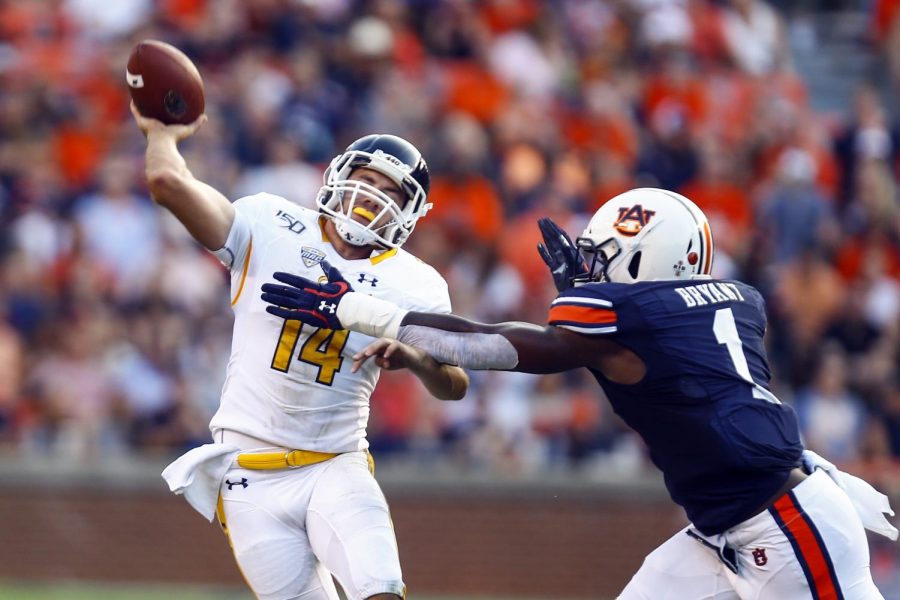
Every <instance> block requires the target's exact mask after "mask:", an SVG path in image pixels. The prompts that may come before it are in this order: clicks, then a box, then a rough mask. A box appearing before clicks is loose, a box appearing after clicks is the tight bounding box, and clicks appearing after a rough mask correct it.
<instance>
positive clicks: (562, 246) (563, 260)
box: [537, 217, 588, 292]
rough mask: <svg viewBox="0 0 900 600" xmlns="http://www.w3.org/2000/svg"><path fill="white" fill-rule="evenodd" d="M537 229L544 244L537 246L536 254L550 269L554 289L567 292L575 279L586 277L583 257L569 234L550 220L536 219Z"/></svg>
mask: <svg viewBox="0 0 900 600" xmlns="http://www.w3.org/2000/svg"><path fill="white" fill-rule="evenodd" d="M538 227H540V229H541V235H542V236H544V243H543V244H538V247H537V248H538V253H539V254H540V255H541V258H542V259H544V262H545V263H547V266H548V267H550V273H551V274H552V275H553V283H554V284H555V285H556V289H557V290H558V291H560V292H561V291H563V290H567V289H569V288H570V287H572V282H573V280H574V279H575V278H576V277H580V276H583V275H587V273H588V268H587V264H585V262H584V257H583V256H582V255H581V252H580V251H579V250H578V248H577V247H576V246H575V244H574V243H572V239H571V238H570V237H569V234H567V233H566V232H565V231H563V230H562V228H561V227H560V226H559V225H557V224H556V223H554V222H553V220H552V219H548V218H546V217H545V218H543V219H538Z"/></svg>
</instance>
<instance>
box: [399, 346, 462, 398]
mask: <svg viewBox="0 0 900 600" xmlns="http://www.w3.org/2000/svg"><path fill="white" fill-rule="evenodd" d="M409 370H410V371H412V372H413V373H414V374H415V375H416V377H418V378H419V381H421V382H422V384H423V385H424V386H425V389H427V390H428V393H430V394H431V395H432V396H434V397H435V398H437V399H438V400H461V399H462V398H463V396H465V395H466V391H468V389H469V376H468V375H466V372H465V371H463V370H462V369H460V368H459V367H455V366H453V365H448V364H443V363H439V362H437V361H436V360H435V359H434V358H432V357H431V356H426V357H424V358H423V359H422V360H421V361H420V362H418V363H416V364H414V365H410V367H409Z"/></svg>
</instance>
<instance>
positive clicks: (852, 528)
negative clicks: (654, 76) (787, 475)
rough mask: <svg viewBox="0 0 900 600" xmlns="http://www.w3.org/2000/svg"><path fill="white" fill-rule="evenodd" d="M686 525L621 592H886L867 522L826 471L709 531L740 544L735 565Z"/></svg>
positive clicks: (851, 598) (685, 599)
mask: <svg viewBox="0 0 900 600" xmlns="http://www.w3.org/2000/svg"><path fill="white" fill-rule="evenodd" d="M688 529H691V528H690V527H688V528H685V529H683V530H681V531H679V532H678V533H676V534H675V535H674V536H672V537H671V538H670V539H669V540H668V541H666V542H665V543H664V544H663V545H661V546H660V547H659V548H657V549H656V550H654V551H653V552H651V553H650V554H649V555H648V556H647V558H646V559H645V560H644V564H643V565H642V566H641V568H640V570H638V572H637V573H636V574H635V575H634V577H633V578H632V579H631V582H629V584H628V585H627V586H626V587H625V590H624V591H623V592H622V594H621V595H620V596H619V600H814V599H815V600H883V596H882V595H881V593H880V592H879V591H878V589H877V588H876V587H875V584H874V583H873V582H872V575H871V573H870V572H869V544H868V541H867V539H866V532H865V529H864V528H863V525H862V522H861V521H860V519H859V516H858V515H857V513H856V511H855V510H854V508H853V505H852V504H851V502H850V499H849V498H848V497H847V495H846V494H845V493H844V492H843V491H842V490H841V489H840V488H839V487H838V486H837V485H836V484H835V483H834V482H833V481H832V480H831V478H829V477H828V475H827V474H825V472H824V471H821V470H817V471H816V472H815V473H813V474H812V475H810V476H809V477H807V478H806V479H805V480H803V481H802V482H801V483H800V484H799V485H797V486H796V487H795V488H794V489H793V490H791V491H790V492H788V493H787V494H785V495H784V496H782V497H781V498H779V499H778V500H777V501H776V502H775V504H774V506H773V507H772V508H771V509H769V510H765V511H763V512H762V513H760V514H758V515H756V516H755V517H752V518H750V519H748V520H746V521H744V522H743V523H741V524H739V525H738V526H736V527H734V528H733V529H730V530H728V531H726V532H725V533H724V534H722V535H719V536H710V537H708V538H707V541H709V542H711V543H712V544H713V545H721V544H727V545H728V546H730V547H731V548H733V549H734V550H735V551H736V563H737V573H734V572H733V571H732V570H731V569H729V568H728V567H727V566H725V563H724V562H723V561H722V560H720V559H719V557H718V554H717V552H716V551H715V550H714V549H711V548H710V547H708V546H707V545H704V544H703V543H702V542H700V541H698V540H697V539H695V538H693V537H691V536H689V535H687V531H688Z"/></svg>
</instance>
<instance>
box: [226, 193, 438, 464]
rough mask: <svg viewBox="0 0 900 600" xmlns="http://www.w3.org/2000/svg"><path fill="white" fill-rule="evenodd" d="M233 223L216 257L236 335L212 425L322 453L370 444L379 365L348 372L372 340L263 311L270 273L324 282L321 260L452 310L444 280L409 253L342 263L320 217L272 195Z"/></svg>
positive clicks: (402, 298)
mask: <svg viewBox="0 0 900 600" xmlns="http://www.w3.org/2000/svg"><path fill="white" fill-rule="evenodd" d="M234 208H235V212H236V214H235V220H234V224H233V225H232V228H231V232H230V233H229V235H228V240H227V241H226V243H225V246H224V247H223V248H222V249H221V250H218V251H217V252H216V253H215V254H216V256H218V257H219V259H220V260H221V261H222V263H223V264H225V266H226V267H228V268H229V269H230V270H231V304H232V309H233V310H234V332H233V338H232V342H231V358H230V360H229V361H228V369H227V374H226V378H225V385H224V387H223V389H222V399H221V405H220V407H219V410H218V411H217V412H216V414H215V415H214V416H213V418H212V421H211V422H210V430H211V431H212V432H213V434H214V435H215V433H216V432H217V431H218V430H219V429H228V430H231V431H237V432H240V433H243V434H246V435H250V436H253V437H255V438H258V439H261V440H265V441H268V442H271V443H272V444H273V445H277V446H284V447H288V448H299V449H303V450H316V451H320V452H348V451H354V450H363V449H365V448H367V447H368V442H367V440H366V425H367V423H368V419H369V396H371V394H372V391H373V390H374V389H375V384H376V383H377V382H378V376H379V371H380V369H379V367H377V366H376V365H375V363H374V361H371V360H370V361H368V362H366V363H365V365H363V367H362V368H361V369H360V370H359V371H358V372H357V373H350V366H351V364H352V362H353V361H352V358H351V357H352V356H353V354H355V353H356V352H358V351H360V350H362V349H363V348H364V347H365V346H366V345H368V344H369V343H370V342H371V341H372V340H373V338H371V337H369V336H366V335H363V334H360V333H357V332H350V331H348V330H339V331H334V330H330V329H322V328H318V327H313V326H311V325H304V324H301V323H300V322H299V321H286V320H284V319H282V318H280V317H276V316H274V315H270V314H269V313H267V312H266V306H268V304H267V303H266V302H263V300H262V299H261V298H260V293H261V291H260V288H261V287H262V285H263V284H264V283H266V282H274V283H277V282H276V281H275V280H274V279H273V278H272V274H273V273H274V272H275V271H286V272H288V273H293V274H295V275H301V276H303V277H306V278H307V279H312V280H319V279H320V278H323V277H324V275H323V272H322V268H321V267H320V266H319V262H320V261H321V260H322V259H323V258H325V259H327V260H328V261H329V262H330V263H331V264H332V265H334V266H336V267H337V268H338V269H340V271H341V273H342V274H343V276H344V277H345V278H346V279H347V281H349V282H350V284H351V285H352V286H353V289H354V290H355V291H357V292H363V293H366V294H370V295H372V296H375V297H378V298H383V299H385V300H389V301H391V302H393V303H395V304H397V305H399V306H401V307H403V308H406V309H409V310H416V311H427V312H442V313H448V312H450V296H449V293H448V290H447V282H446V281H444V279H443V277H441V275H440V274H438V272H437V271H435V270H434V269H433V268H432V267H430V266H429V265H427V264H425V263H424V262H422V261H420V260H419V259H417V258H416V257H414V256H413V255H411V254H410V253H408V252H406V251H404V250H403V249H395V250H389V251H387V252H383V253H381V254H377V255H374V256H373V257H371V258H365V259H360V260H345V259H344V258H341V256H340V255H339V254H338V253H337V252H336V251H335V249H334V247H333V246H332V245H331V243H330V242H328V240H327V238H326V237H325V235H324V232H323V230H322V221H321V219H324V217H322V216H321V215H319V213H317V212H314V211H312V210H309V209H306V208H303V207H300V206H298V205H296V204H293V203H291V202H289V201H288V200H285V199H284V198H282V197H280V196H274V195H272V194H256V195H253V196H247V197H245V198H241V199H240V200H237V201H236V202H235V203H234Z"/></svg>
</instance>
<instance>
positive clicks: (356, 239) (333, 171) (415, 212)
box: [317, 150, 431, 248]
mask: <svg viewBox="0 0 900 600" xmlns="http://www.w3.org/2000/svg"><path fill="white" fill-rule="evenodd" d="M406 167H407V165H404V164H403V163H402V162H400V161H399V160H397V159H396V158H394V157H392V156H390V155H387V154H384V153H383V152H381V151H380V150H376V151H375V152H374V153H371V152H364V151H358V150H353V151H349V152H345V153H344V154H341V155H339V156H338V157H336V158H335V159H334V160H333V161H331V165H329V167H328V169H327V170H326V171H325V175H324V180H325V184H324V185H323V186H322V188H321V189H320V190H319V196H318V198H317V203H318V205H319V211H320V212H322V213H323V214H325V215H326V216H328V217H329V218H331V219H332V220H333V221H334V223H335V228H336V229H337V232H338V234H339V235H340V236H341V237H342V238H343V239H344V240H346V241H347V242H348V243H350V244H352V245H354V246H368V245H377V246H382V247H384V248H398V247H400V246H401V245H402V244H403V242H405V241H406V238H407V237H409V234H410V233H412V230H413V229H414V228H415V226H416V221H418V219H419V218H420V217H422V216H424V215H425V213H427V212H428V210H429V209H430V208H431V204H430V203H427V202H426V201H425V190H423V189H422V186H421V185H420V184H419V182H418V181H416V180H415V179H414V178H413V177H412V176H410V174H409V173H408V169H407V168H406ZM358 168H366V169H371V170H373V171H377V172H379V173H381V174H382V175H385V176H386V177H388V178H390V179H391V180H392V181H393V182H394V183H396V184H397V186H398V187H399V188H400V190H401V192H402V193H403V195H404V196H405V198H406V201H405V204H401V203H398V202H397V201H396V200H394V199H393V198H391V196H389V195H388V194H386V193H385V192H383V191H381V190H380V189H378V188H377V187H375V186H374V185H372V184H370V183H368V182H365V181H360V180H357V179H350V176H351V174H352V173H353V171H354V170H355V169H358ZM400 202H403V201H402V200H401V201H400ZM366 204H369V205H374V206H372V209H370V208H369V207H367V206H365V205H366ZM354 213H355V214H359V215H362V216H364V217H365V218H366V219H369V220H368V223H363V222H360V221H357V220H356V219H354V218H353V215H354ZM370 217H371V218H370Z"/></svg>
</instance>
